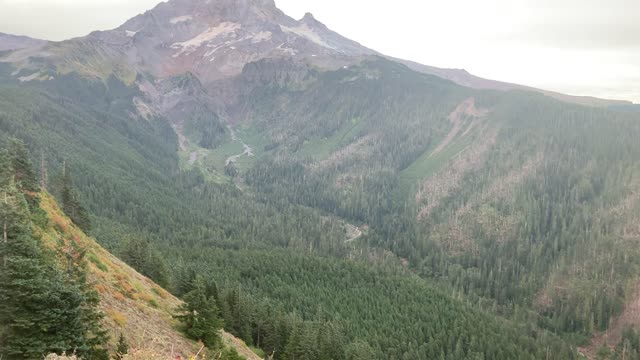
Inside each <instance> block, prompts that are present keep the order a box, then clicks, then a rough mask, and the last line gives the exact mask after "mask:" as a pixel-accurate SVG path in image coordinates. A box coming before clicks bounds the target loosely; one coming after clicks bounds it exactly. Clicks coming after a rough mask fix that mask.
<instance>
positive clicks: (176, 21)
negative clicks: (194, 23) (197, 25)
mask: <svg viewBox="0 0 640 360" xmlns="http://www.w3.org/2000/svg"><path fill="white" fill-rule="evenodd" d="M191 20H193V16H191V15H183V16H178V17H174V18H172V19H170V20H169V22H170V23H171V24H173V25H175V24H179V23H182V22H187V21H191Z"/></svg>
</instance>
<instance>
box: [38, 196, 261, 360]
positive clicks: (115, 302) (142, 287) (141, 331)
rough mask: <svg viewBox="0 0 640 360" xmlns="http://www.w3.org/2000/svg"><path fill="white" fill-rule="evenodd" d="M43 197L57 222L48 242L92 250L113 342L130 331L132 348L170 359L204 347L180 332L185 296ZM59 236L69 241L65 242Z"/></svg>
mask: <svg viewBox="0 0 640 360" xmlns="http://www.w3.org/2000/svg"><path fill="white" fill-rule="evenodd" d="M40 198H41V205H40V206H41V207H42V209H44V210H45V211H46V213H47V214H48V216H49V219H50V220H51V221H49V224H48V225H47V226H46V227H45V228H43V229H39V230H40V232H41V234H42V237H43V240H44V241H45V243H46V244H47V245H48V246H50V247H52V248H55V249H58V250H61V251H64V247H65V246H64V244H70V242H75V243H76V244H77V245H79V246H80V247H82V248H84V249H86V250H87V260H88V262H89V267H88V270H89V272H90V274H89V275H90V279H91V281H93V282H94V283H95V288H96V290H97V291H98V292H99V294H100V297H101V299H102V301H101V304H100V306H101V308H102V311H103V312H104V313H105V315H106V317H105V320H104V326H105V328H106V329H108V330H109V332H110V334H111V341H112V342H115V341H116V340H117V338H118V336H119V335H120V334H124V336H125V337H126V338H127V340H128V342H129V343H130V344H131V346H132V348H134V349H135V348H146V349H152V350H153V351H154V352H155V353H157V354H162V356H164V357H165V358H166V356H169V355H171V354H173V355H174V356H175V355H178V354H180V355H182V356H183V357H184V358H186V357H187V356H188V355H192V354H194V353H196V352H197V351H198V349H199V346H198V344H196V343H195V342H192V341H190V340H187V339H186V338H184V337H183V336H182V335H181V334H180V332H179V331H178V330H176V326H177V325H178V324H177V323H176V321H175V320H174V319H173V318H172V313H173V311H174V309H175V308H176V307H177V306H179V305H180V300H179V299H177V298H176V297H174V296H173V295H171V294H169V293H168V292H167V291H166V290H164V289H162V288H161V287H160V286H158V285H156V284H155V283H154V282H153V281H151V280H150V279H148V278H146V277H145V276H142V275H141V274H139V273H138V272H136V271H135V270H134V269H132V268H131V267H129V266H128V265H127V264H125V263H124V262H122V261H121V260H119V259H118V258H116V257H115V256H113V255H112V254H110V253H109V252H108V251H106V250H105V249H103V248H102V247H101V246H100V245H98V244H97V243H96V242H95V240H93V239H92V238H90V237H88V236H87V235H85V234H84V233H83V232H82V231H81V230H80V229H78V228H77V227H76V226H75V225H73V224H72V223H71V221H70V220H69V219H68V218H67V217H66V216H65V215H64V213H63V212H62V211H61V210H60V208H59V207H58V205H57V204H56V202H55V200H54V199H53V197H51V196H50V195H49V194H47V193H42V194H41V195H40ZM59 239H63V240H62V241H63V242H64V244H62V243H61V242H60V240H59ZM223 338H224V340H225V342H226V343H227V344H229V345H230V346H233V347H235V348H236V350H238V352H239V353H240V354H241V355H243V356H245V357H246V358H247V359H249V360H254V359H259V357H258V356H257V355H255V354H254V353H253V352H252V351H251V350H249V349H248V348H247V347H246V346H245V345H244V343H243V342H242V341H240V340H238V339H236V338H234V337H233V336H232V335H230V334H227V333H224V334H223ZM112 345H113V344H112Z"/></svg>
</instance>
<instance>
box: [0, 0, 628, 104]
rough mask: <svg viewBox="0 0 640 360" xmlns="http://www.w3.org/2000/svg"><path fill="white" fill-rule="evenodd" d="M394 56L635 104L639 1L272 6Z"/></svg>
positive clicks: (89, 10) (93, 14) (340, 0)
mask: <svg viewBox="0 0 640 360" xmlns="http://www.w3.org/2000/svg"><path fill="white" fill-rule="evenodd" d="M159 2H160V1H159V0H0V9H1V10H0V32H7V33H14V34H22V35H30V36H33V37H39V38H45V39H50V40H61V39H65V38H70V37H75V36H82V35H86V34H87V33H88V32H90V31H91V30H98V29H110V28H114V27H117V26H118V25H120V24H121V23H123V22H124V21H125V20H126V19H128V18H130V17H133V16H134V15H136V14H138V13H140V12H143V11H145V10H147V9H150V8H152V7H153V6H154V5H156V4H157V3H159ZM276 3H277V4H278V6H279V7H280V8H281V9H282V10H283V11H284V12H285V13H287V14H289V15H291V16H293V17H295V18H300V17H302V16H303V15H304V13H305V12H307V11H309V12H312V13H313V14H314V15H315V16H316V18H318V19H319V20H320V21H322V22H324V23H325V24H326V25H328V26H329V27H330V28H332V29H334V30H336V31H337V32H339V33H341V34H343V35H345V36H347V37H349V38H351V39H353V40H356V41H359V42H360V43H362V44H364V45H366V46H368V47H370V48H373V49H375V50H378V51H380V52H383V53H385V54H388V55H392V56H395V57H400V58H405V59H409V60H414V61H418V62H421V63H424V64H427V65H434V66H440V67H452V68H464V69H466V70H468V71H469V72H471V73H473V74H475V75H479V76H482V77H486V78H490V79H495V80H502V81H508V82H514V83H520V84H524V85H531V86H536V87H540V88H544V89H549V90H556V91H560V92H565V93H569V94H575V95H593V96H599V97H608V98H618V99H627V100H632V101H635V102H637V103H640V0H484V1H478V0H439V1H436V0H393V1H388V0H385V1H379V0H276Z"/></svg>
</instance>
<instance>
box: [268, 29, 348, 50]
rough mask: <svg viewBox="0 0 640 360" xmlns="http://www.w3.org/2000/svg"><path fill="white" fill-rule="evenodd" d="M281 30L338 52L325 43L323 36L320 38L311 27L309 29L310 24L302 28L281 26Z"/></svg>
mask: <svg viewBox="0 0 640 360" xmlns="http://www.w3.org/2000/svg"><path fill="white" fill-rule="evenodd" d="M280 28H281V29H282V31H284V32H286V33H290V34H295V35H298V36H301V37H303V38H306V39H307V40H309V41H311V42H314V43H316V44H318V45H320V46H322V47H325V48H327V49H331V50H336V48H335V47H333V46H331V45H329V44H327V42H326V41H324V39H323V38H322V36H320V35H319V34H318V33H316V32H315V31H314V30H313V29H312V28H311V27H309V25H308V24H302V25H300V26H296V27H288V26H284V25H280Z"/></svg>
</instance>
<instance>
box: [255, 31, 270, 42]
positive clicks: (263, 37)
mask: <svg viewBox="0 0 640 360" xmlns="http://www.w3.org/2000/svg"><path fill="white" fill-rule="evenodd" d="M272 36H273V33H271V31H261V32H259V33H257V34H255V35H254V36H253V37H252V38H251V42H252V43H253V44H257V43H259V42H263V41H269V40H271V37H272Z"/></svg>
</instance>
